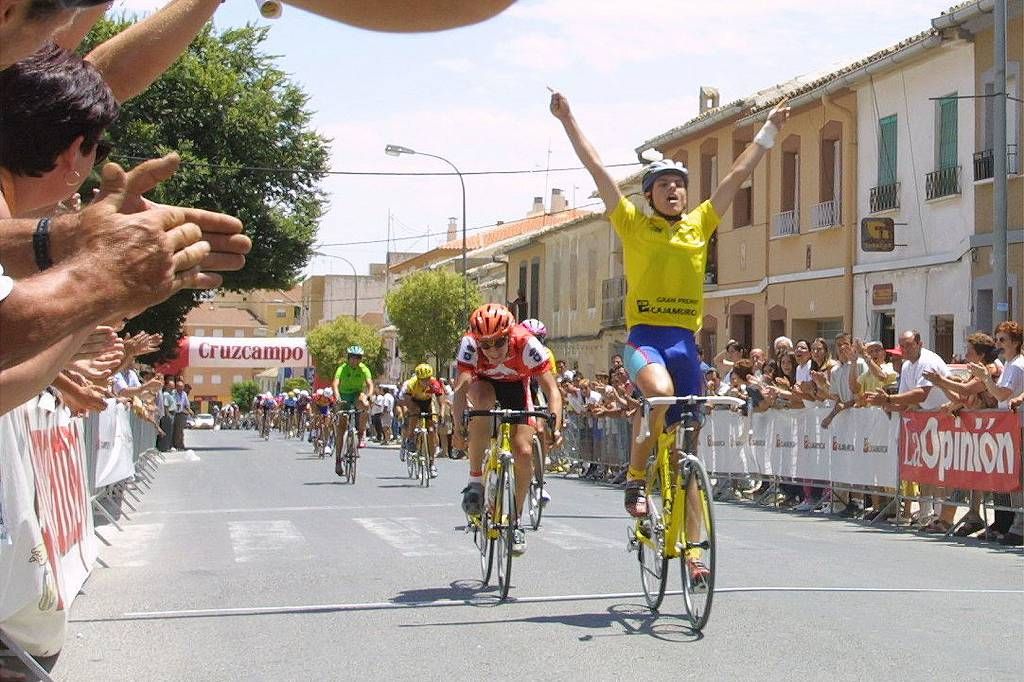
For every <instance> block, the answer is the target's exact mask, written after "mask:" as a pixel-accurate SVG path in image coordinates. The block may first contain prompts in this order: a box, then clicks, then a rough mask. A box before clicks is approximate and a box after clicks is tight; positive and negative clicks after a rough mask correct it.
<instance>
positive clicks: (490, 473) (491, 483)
mask: <svg viewBox="0 0 1024 682" xmlns="http://www.w3.org/2000/svg"><path fill="white" fill-rule="evenodd" d="M497 487H498V472H497V470H495V469H488V470H485V472H484V499H483V508H482V509H481V511H480V519H479V521H480V524H479V530H478V534H477V536H476V540H477V547H478V548H479V549H480V575H481V577H482V579H483V583H484V585H487V584H488V583H489V582H490V580H491V573H492V572H493V570H494V550H495V545H496V544H497V539H496V537H495V533H496V532H497V528H496V524H495V523H494V497H493V495H494V492H493V491H495V490H497Z"/></svg>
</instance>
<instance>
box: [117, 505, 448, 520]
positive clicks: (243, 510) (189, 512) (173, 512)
mask: <svg viewBox="0 0 1024 682" xmlns="http://www.w3.org/2000/svg"><path fill="white" fill-rule="evenodd" d="M454 506H456V504H455V503H454V502H437V503H424V504H346V505H330V504H329V505H323V506H317V507H233V508H228V509H170V510H167V511H139V512H136V513H135V514H133V515H132V516H133V517H134V516H148V515H158V516H193V515H203V514H253V513H256V512H259V513H275V514H276V513H284V512H307V511H355V510H363V509H391V510H394V511H401V510H404V509H427V508H433V507H454Z"/></svg>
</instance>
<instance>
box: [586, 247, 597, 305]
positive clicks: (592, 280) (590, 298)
mask: <svg viewBox="0 0 1024 682" xmlns="http://www.w3.org/2000/svg"><path fill="white" fill-rule="evenodd" d="M587 307H588V308H596V307H597V249H595V248H594V247H590V248H589V249H587Z"/></svg>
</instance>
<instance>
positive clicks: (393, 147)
mask: <svg viewBox="0 0 1024 682" xmlns="http://www.w3.org/2000/svg"><path fill="white" fill-rule="evenodd" d="M384 153H385V154H387V155H388V156H401V155H402V154H419V155H420V156H429V157H430V158H432V159H438V160H440V161H444V162H445V163H447V164H448V165H449V166H451V167H452V170H453V171H455V174H456V175H457V176H459V186H460V187H461V188H462V319H463V320H468V319H469V280H468V277H469V275H468V274H467V272H466V182H465V181H464V180H463V178H462V171H460V170H459V169H458V168H456V167H455V164H454V163H452V162H451V161H449V160H448V159H446V158H444V157H443V156H438V155H437V154H427V153H426V152H417V151H414V150H412V149H409V148H408V147H402V146H401V145H397V144H389V145H388V146H386V147H384Z"/></svg>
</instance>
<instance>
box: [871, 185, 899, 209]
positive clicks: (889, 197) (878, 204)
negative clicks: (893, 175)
mask: <svg viewBox="0 0 1024 682" xmlns="http://www.w3.org/2000/svg"><path fill="white" fill-rule="evenodd" d="M899 207H900V183H898V182H893V183H890V184H888V185H878V186H877V187H872V188H871V212H872V213H878V212H880V211H894V210H896V209H897V208H899Z"/></svg>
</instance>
